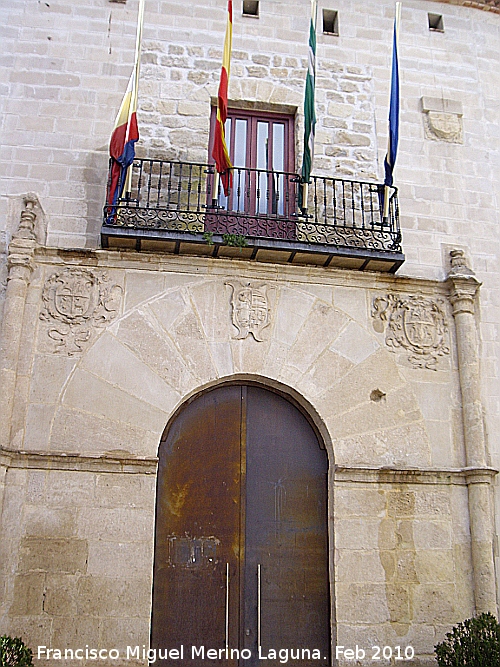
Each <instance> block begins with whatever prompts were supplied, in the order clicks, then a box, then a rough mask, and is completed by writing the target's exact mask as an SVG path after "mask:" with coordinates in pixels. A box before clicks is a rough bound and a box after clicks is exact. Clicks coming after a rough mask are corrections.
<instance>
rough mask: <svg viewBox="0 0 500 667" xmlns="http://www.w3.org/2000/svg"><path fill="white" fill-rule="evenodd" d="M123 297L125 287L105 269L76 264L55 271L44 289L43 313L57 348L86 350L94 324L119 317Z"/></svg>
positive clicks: (72, 351)
mask: <svg viewBox="0 0 500 667" xmlns="http://www.w3.org/2000/svg"><path fill="white" fill-rule="evenodd" d="M121 297H122V288H121V287H120V286H119V285H113V284H110V282H109V280H108V277H107V275H106V274H105V273H97V272H94V271H91V270H90V269H82V268H74V267H68V268H66V269H63V270H62V271H58V272H57V273H53V274H52V275H51V276H50V277H49V278H48V280H47V281H46V283H45V286H44V289H43V292H42V300H43V308H42V312H41V313H40V319H41V320H43V321H45V322H47V323H48V327H47V335H48V337H49V339H50V341H52V349H53V351H54V352H58V353H61V354H68V355H70V356H72V355H74V354H78V353H79V352H82V351H83V349H84V346H85V344H86V343H88V342H89V341H90V339H91V338H92V333H93V330H94V328H96V327H97V328H99V327H103V326H105V325H106V324H108V323H109V322H110V321H111V320H113V319H114V318H115V317H116V315H117V314H118V309H119V307H120V302H121Z"/></svg>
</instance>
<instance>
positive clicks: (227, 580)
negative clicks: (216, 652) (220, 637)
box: [226, 563, 229, 649]
mask: <svg viewBox="0 0 500 667" xmlns="http://www.w3.org/2000/svg"><path fill="white" fill-rule="evenodd" d="M228 646H229V563H226V649H227V648H228Z"/></svg>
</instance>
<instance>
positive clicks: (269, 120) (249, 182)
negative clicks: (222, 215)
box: [210, 109, 294, 216]
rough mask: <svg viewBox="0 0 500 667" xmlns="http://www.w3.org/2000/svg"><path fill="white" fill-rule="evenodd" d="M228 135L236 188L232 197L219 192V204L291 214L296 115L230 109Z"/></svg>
mask: <svg viewBox="0 0 500 667" xmlns="http://www.w3.org/2000/svg"><path fill="white" fill-rule="evenodd" d="M225 135H226V143H227V146H228V150H229V155H230V157H231V162H232V164H233V166H234V170H233V188H232V192H231V193H230V195H229V197H225V196H224V193H222V192H221V193H220V194H219V200H218V201H219V206H221V207H222V208H224V209H226V210H228V211H235V212H240V213H245V214H247V215H278V216H283V215H285V214H286V215H289V214H290V201H288V202H287V198H289V193H290V191H291V184H290V183H289V177H288V176H287V173H288V172H292V171H294V158H293V117H292V116H286V115H283V116H280V115H277V114H264V113H258V114H257V113H252V112H250V111H242V110H236V109H230V110H229V114H228V118H227V120H226V125H225ZM210 154H211V150H210Z"/></svg>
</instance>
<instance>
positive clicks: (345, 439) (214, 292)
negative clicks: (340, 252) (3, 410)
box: [0, 250, 474, 665]
mask: <svg viewBox="0 0 500 667" xmlns="http://www.w3.org/2000/svg"><path fill="white" fill-rule="evenodd" d="M82 276H86V277H87V279H88V281H89V283H88V284H89V285H92V288H91V289H90V291H89V294H90V297H89V301H88V302H87V304H88V308H87V310H86V311H85V318H83V319H82V318H81V317H80V318H76V320H75V319H73V320H72V319H71V318H68V317H66V319H64V317H63V315H64V314H65V313H66V315H67V313H68V312H72V311H71V308H70V309H69V310H68V307H67V302H64V301H61V300H60V297H59V292H58V291H57V285H62V286H63V287H64V288H65V290H63V291H64V293H65V294H67V292H68V290H71V289H73V293H75V283H74V282H72V281H74V280H75V279H77V282H76V284H80V283H78V280H81V279H82ZM241 289H243V290H251V291H256V293H258V295H259V302H260V303H262V302H264V303H265V310H266V313H267V318H264V320H262V319H261V320H259V321H260V324H259V325H252V326H248V325H245V320H244V318H243V319H241V318H240V317H239V315H238V311H235V310H234V308H233V304H234V301H233V295H234V293H239V292H238V290H241ZM92 290H94V292H92ZM92 294H94V295H98V297H97V296H95V297H93V296H92ZM408 294H417V295H419V297H420V298H421V299H423V300H424V302H425V303H427V304H434V305H436V306H437V307H438V308H439V312H440V313H441V316H442V327H443V331H444V334H443V341H444V342H443V346H442V347H441V348H439V350H437V348H436V350H434V352H431V354H430V356H427V357H425V358H420V359H415V355H416V352H415V349H414V348H413V349H412V347H411V345H409V347H405V346H404V345H403V344H402V343H401V344H396V343H395V342H394V340H392V343H391V342H390V341H391V328H390V318H389V317H388V315H387V313H386V315H387V317H386V320H385V325H384V326H383V327H381V326H380V324H381V320H380V317H379V314H380V312H381V309H382V310H383V308H382V306H381V305H380V304H382V305H383V307H386V306H387V304H388V303H389V301H390V302H391V303H392V304H393V306H391V307H393V311H392V315H393V317H397V308H396V306H394V304H395V303H396V302H397V299H400V300H404V299H405V297H406V296H407V295H408ZM388 295H392V297H394V298H393V300H392V301H391V299H389V298H388ZM377 299H378V301H377ZM380 299H382V301H380ZM27 302H29V304H31V306H30V308H28V310H27V311H26V314H25V319H26V321H25V325H24V326H25V331H26V332H27V336H26V339H27V340H29V341H31V347H30V345H26V346H25V347H24V349H23V353H22V355H21V357H20V363H19V367H18V384H17V387H18V389H17V392H18V396H19V395H20V394H21V393H22V395H23V397H24V400H23V401H17V402H16V404H15V408H14V416H13V428H12V433H11V436H12V440H11V441H12V443H14V444H15V447H14V450H15V451H11V452H10V453H8V454H6V455H4V459H3V467H4V470H6V473H5V481H6V485H5V492H4V502H3V514H2V522H3V523H2V527H1V531H2V540H0V545H1V546H0V549H1V550H2V558H0V562H1V563H2V570H1V579H0V581H1V586H2V590H3V591H4V595H3V596H2V603H1V607H0V609H1V617H0V618H1V620H0V629H1V631H8V632H22V633H23V636H25V637H26V638H27V640H28V641H29V642H30V643H31V644H32V645H34V646H38V645H39V644H41V645H49V642H50V645H51V646H58V645H63V646H69V647H71V646H73V647H78V646H79V645H81V644H82V643H83V645H85V644H89V645H90V644H93V643H100V644H101V645H104V644H107V643H109V642H113V645H115V644H116V645H118V646H119V648H122V650H124V647H125V646H127V645H136V644H139V645H141V646H142V644H146V645H147V642H148V636H149V635H148V633H149V614H150V600H151V573H152V558H153V546H154V511H155V474H154V473H155V470H156V455H157V450H158V444H159V441H160V438H161V435H162V432H163V430H164V428H165V426H166V424H167V423H168V421H169V419H170V418H171V416H172V415H173V414H174V413H175V411H176V410H177V409H178V408H179V407H180V406H181V405H182V404H183V402H184V401H186V400H187V399H188V398H190V397H191V396H194V395H195V394H196V393H198V392H200V391H201V390H203V389H204V388H208V387H211V386H215V385H216V384H218V383H220V382H222V381H224V380H228V379H240V380H241V381H245V379H247V380H253V381H258V382H261V383H263V384H264V385H266V386H269V387H279V388H280V389H281V390H283V391H285V392H286V393H288V394H289V395H290V396H292V397H293V398H294V399H295V400H297V401H299V402H300V403H301V404H302V405H303V406H304V409H306V410H307V411H308V412H309V414H310V415H311V417H312V419H313V420H314V421H315V422H316V424H317V426H318V429H319V431H320V433H321V435H322V437H323V439H324V441H325V445H326V447H327V450H328V453H329V457H330V469H331V480H330V531H331V536H330V537H331V545H332V553H331V568H332V569H331V577H332V583H333V590H334V597H333V598H332V610H333V617H334V618H336V623H335V624H334V626H333V629H332V632H333V636H334V640H336V642H337V643H338V644H340V645H344V646H350V645H351V644H352V643H353V642H354V643H358V644H360V643H363V642H366V643H367V646H368V647H371V646H372V645H373V644H374V643H380V644H381V645H403V644H404V645H412V646H414V648H415V651H416V652H417V654H418V656H419V657H418V660H419V661H420V662H416V663H415V664H422V665H424V664H431V662H430V661H431V658H430V656H431V655H432V650H433V645H434V643H435V642H436V639H439V638H440V637H441V636H442V634H443V632H444V631H445V629H448V628H449V627H450V625H452V624H453V623H454V622H456V621H457V620H460V619H461V618H464V617H466V616H468V615H470V614H471V613H473V608H474V607H473V586H472V579H471V555H470V554H471V552H470V533H469V525H468V503H467V486H466V479H465V473H464V471H463V466H464V464H465V458H464V449H463V441H462V438H461V436H460V434H461V432H462V424H461V414H460V411H459V400H458V396H459V393H458V392H459V390H458V377H457V369H456V354H455V348H454V334H453V323H452V319H451V312H450V307H449V305H447V289H446V288H445V286H444V285H442V284H440V283H432V282H426V281H420V282H417V283H415V282H414V281H404V280H401V279H397V278H395V277H393V276H383V277H382V276H378V275H377V274H366V275H356V276H353V274H351V273H349V272H345V271H328V272H325V271H323V270H321V269H316V268H300V267H278V266H276V265H268V266H266V265H253V266H252V265H250V264H248V263H243V262H242V261H239V260H233V261H231V260H223V259H221V260H218V261H217V262H213V261H212V260H208V259H203V258H185V257H184V258H181V257H170V258H169V257H165V256H160V255H152V254H150V255H148V254H145V255H135V254H132V253H117V252H104V251H101V252H98V253H88V252H87V253H65V252H62V251H61V252H58V253H56V252H53V251H42V250H39V251H38V254H37V262H36V268H35V270H34V272H33V274H32V281H31V285H30V288H29V291H28V297H27ZM375 304H378V306H377V307H375ZM429 307H430V306H429ZM440 321H441V320H440ZM406 344H408V341H406ZM420 356H422V355H420ZM4 538H5V539H4ZM75 619H78V620H77V622H75ZM47 664H49V663H47ZM54 664H55V662H54ZM89 664H90V663H89ZM123 664H126V663H125V662H124V663H123ZM346 664H348V663H346Z"/></svg>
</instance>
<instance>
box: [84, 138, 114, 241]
mask: <svg viewBox="0 0 500 667" xmlns="http://www.w3.org/2000/svg"><path fill="white" fill-rule="evenodd" d="M108 159H109V156H108V148H107V146H103V147H101V148H98V149H97V150H95V151H89V152H88V153H87V158H86V164H85V169H84V171H83V179H84V181H83V182H84V189H85V202H86V204H87V215H86V220H87V226H86V230H85V234H86V242H85V246H86V247H87V248H98V247H99V245H100V240H99V237H100V233H101V223H102V209H103V206H104V201H105V199H106V183H107V178H108Z"/></svg>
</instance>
